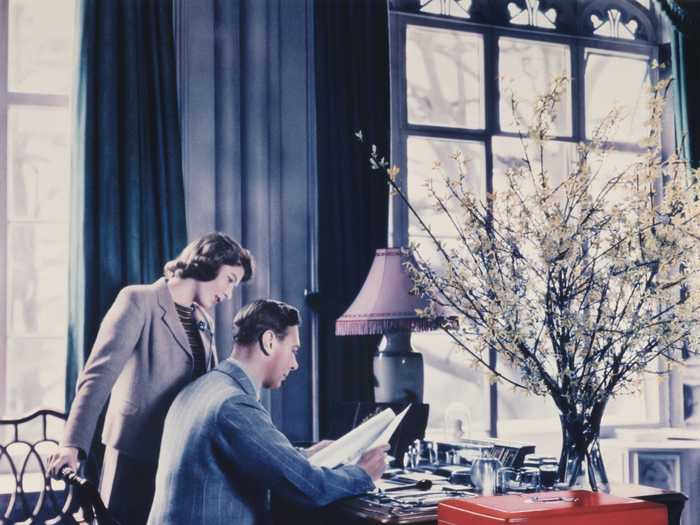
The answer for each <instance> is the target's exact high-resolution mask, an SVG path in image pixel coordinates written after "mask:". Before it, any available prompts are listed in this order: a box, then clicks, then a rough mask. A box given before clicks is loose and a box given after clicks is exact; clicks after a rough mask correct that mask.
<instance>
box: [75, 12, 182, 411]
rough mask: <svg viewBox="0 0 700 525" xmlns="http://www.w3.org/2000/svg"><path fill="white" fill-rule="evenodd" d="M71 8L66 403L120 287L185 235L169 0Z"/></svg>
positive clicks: (167, 255) (153, 270) (154, 266)
mask: <svg viewBox="0 0 700 525" xmlns="http://www.w3.org/2000/svg"><path fill="white" fill-rule="evenodd" d="M78 13H79V18H78V23H79V43H78V45H79V51H78V53H79V55H78V68H77V69H78V71H77V81H76V89H75V99H74V100H75V111H74V115H75V121H74V144H75V147H74V151H73V166H72V180H71V184H72V211H71V255H70V285H69V294H70V312H69V328H68V362H67V373H66V407H70V403H71V401H72V399H73V395H74V389H75V383H76V379H77V376H78V373H79V372H80V370H81V368H82V366H83V364H84V363H85V360H86V359H87V357H88V355H89V353H90V348H91V346H92V343H93V342H94V339H95V336H96V334H97V329H98V327H99V323H100V320H101V319H102V317H103V316H104V314H105V312H106V310H107V309H108V308H109V306H110V305H111V304H112V301H113V300H114V298H115V297H116V294H117V292H118V291H119V289H120V288H122V287H123V286H125V285H127V284H133V283H147V282H151V281H153V280H155V279H156V278H157V277H158V276H159V275H161V274H162V267H163V264H164V263H165V262H166V261H167V260H169V259H171V258H173V257H174V256H175V255H176V254H177V253H178V252H179V251H180V250H181V249H182V248H183V247H184V245H185V244H186V238H187V235H186V225H185V201H184V191H183V182H182V166H181V159H180V130H179V120H178V106H177V94H176V82H175V60H174V43H173V32H172V6H171V3H170V2H169V1H148V2H144V1H142V0H82V1H81V2H80V3H79V6H78Z"/></svg>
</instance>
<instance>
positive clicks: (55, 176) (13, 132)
mask: <svg viewBox="0 0 700 525" xmlns="http://www.w3.org/2000/svg"><path fill="white" fill-rule="evenodd" d="M69 130H70V125H69V115H68V110H67V109H66V108H50V107H48V108H47V107H33V106H11V107H10V111H9V116H8V132H9V133H8V196H7V205H8V219H9V220H10V221H26V220H31V221H34V220H40V221H60V222H67V221H68V213H69V208H68V202H69V193H70V190H69V188H70V181H69V179H70V177H69V169H70V131H69Z"/></svg>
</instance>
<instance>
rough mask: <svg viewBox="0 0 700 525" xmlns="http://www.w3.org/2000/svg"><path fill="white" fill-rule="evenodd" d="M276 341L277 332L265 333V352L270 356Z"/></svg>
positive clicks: (263, 338) (263, 337) (269, 331)
mask: <svg viewBox="0 0 700 525" xmlns="http://www.w3.org/2000/svg"><path fill="white" fill-rule="evenodd" d="M274 339H275V332H273V331H272V330H266V331H265V332H264V333H263V336H262V340H263V345H265V351H266V352H267V354H268V355H270V354H272V341H273V340H274Z"/></svg>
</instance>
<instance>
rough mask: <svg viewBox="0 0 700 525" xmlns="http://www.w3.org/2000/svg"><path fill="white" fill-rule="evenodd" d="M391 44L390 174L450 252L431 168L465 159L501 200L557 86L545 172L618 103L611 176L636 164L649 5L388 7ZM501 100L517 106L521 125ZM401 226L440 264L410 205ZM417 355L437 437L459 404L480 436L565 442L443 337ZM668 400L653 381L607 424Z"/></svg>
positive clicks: (562, 162)
mask: <svg viewBox="0 0 700 525" xmlns="http://www.w3.org/2000/svg"><path fill="white" fill-rule="evenodd" d="M540 3H541V4H542V5H543V6H546V9H545V8H544V7H541V6H540ZM390 32H391V53H392V55H391V58H392V92H393V97H392V104H393V106H392V155H393V162H394V163H396V164H398V165H400V166H405V170H403V172H402V173H401V177H402V180H401V183H402V184H403V185H404V188H405V189H406V191H407V194H408V197H409V199H410V200H411V201H412V203H413V204H414V206H415V207H416V208H417V209H418V210H419V212H420V213H422V215H423V216H424V217H427V218H428V221H427V222H428V223H429V224H430V225H431V228H432V229H433V231H434V232H435V233H436V234H437V237H438V238H439V239H440V240H441V241H442V242H443V243H445V244H447V245H449V243H450V242H453V241H454V240H455V237H454V230H453V229H452V228H451V227H450V225H449V224H444V220H445V219H444V218H442V219H441V217H440V214H439V213H437V212H435V211H433V209H432V208H431V205H430V198H429V197H428V193H427V190H426V188H425V183H426V179H427V178H428V177H429V176H430V175H429V174H430V172H431V167H432V165H433V163H434V162H436V161H437V162H439V163H441V164H442V165H444V166H446V167H448V166H450V157H451V156H453V155H455V152H460V153H461V155H462V158H464V159H466V160H467V169H468V172H469V177H470V179H469V180H470V183H471V185H472V191H473V192H474V193H475V194H476V195H480V196H481V197H482V198H484V196H485V195H486V193H487V192H491V191H494V190H495V189H496V190H497V189H498V187H499V185H500V184H502V180H501V178H502V177H503V174H504V171H505V169H506V168H507V167H508V166H509V165H511V164H512V163H514V162H519V159H520V158H522V146H521V143H520V140H519V138H518V128H517V127H516V124H515V122H514V121H515V119H514V117H516V116H517V117H518V119H519V120H520V121H524V122H527V119H528V115H529V113H530V108H531V106H532V103H533V101H534V99H535V97H536V95H538V94H541V93H544V92H545V91H547V90H548V88H549V84H550V82H551V80H552V79H553V78H554V77H555V76H557V75H566V76H567V77H568V78H569V79H571V80H570V82H569V85H568V89H567V92H566V96H565V97H563V98H562V100H561V102H560V107H559V108H558V116H557V120H556V122H555V123H554V130H555V135H556V136H555V139H554V141H553V142H552V143H551V144H550V145H549V151H547V156H548V157H549V167H550V171H552V172H555V171H556V170H553V169H552V166H561V168H562V171H564V170H566V169H567V166H568V164H569V163H570V162H571V161H572V159H573V158H574V154H575V146H576V144H577V143H579V142H581V141H586V140H588V139H590V138H591V133H592V130H593V129H594V128H595V125H596V123H597V122H598V121H600V120H601V119H602V118H603V116H604V115H605V113H606V112H607V111H608V110H609V109H610V107H611V105H612V104H621V105H622V106H623V111H624V115H625V118H624V120H623V122H622V124H621V126H620V127H619V128H618V129H617V130H616V134H615V135H614V137H613V139H614V144H613V150H614V151H613V152H612V153H611V155H610V157H609V158H608V159H607V160H606V165H605V166H604V169H606V170H612V168H613V167H614V165H615V164H616V163H618V162H624V161H625V160H626V159H629V158H630V157H631V156H633V155H635V154H636V153H637V152H638V151H640V148H639V146H637V142H638V139H640V138H641V137H640V135H639V130H640V129H643V127H644V126H643V122H644V121H645V119H646V115H645V105H644V102H645V99H644V87H645V86H648V85H649V84H650V83H652V82H655V81H656V80H657V79H658V75H659V70H657V69H655V68H653V67H652V63H653V62H654V61H655V60H658V53H659V44H658V42H657V40H656V35H657V33H658V32H659V31H658V17H657V14H656V13H655V12H654V11H653V6H651V5H650V2H648V1H634V0H610V1H608V2H604V3H601V2H595V1H588V2H570V1H563V0H562V1H554V0H552V1H548V2H540V1H539V0H517V1H516V0H489V1H485V0H472V1H469V0H412V1H409V0H392V2H391V19H390ZM507 90H512V91H513V92H514V93H515V94H516V95H517V96H518V98H519V99H520V101H521V104H520V105H519V106H518V108H517V111H518V114H517V115H514V113H513V111H514V108H513V107H511V104H510V103H509V99H508V97H507V96H505V93H506V92H507ZM611 173H612V171H611ZM393 220H394V225H395V227H394V234H393V235H394V240H395V241H396V242H397V243H400V244H401V245H407V244H408V242H417V243H418V244H419V245H420V246H422V247H423V250H422V251H421V253H422V254H423V255H425V256H427V257H428V258H430V257H432V256H433V255H434V254H433V253H432V252H431V243H430V241H429V239H427V238H426V237H425V234H424V233H423V232H422V231H421V228H420V227H419V225H418V224H417V221H415V219H414V218H413V217H412V216H410V215H409V213H408V210H407V209H406V208H405V207H404V206H396V209H395V210H394V216H393ZM441 221H443V222H441ZM413 345H414V347H415V348H416V349H418V350H419V351H421V352H422V353H423V355H424V361H425V365H426V379H425V401H426V402H427V403H430V404H431V416H430V421H429V427H431V428H433V429H435V430H440V429H441V427H442V425H443V418H444V413H445V410H446V409H447V408H448V407H449V406H450V405H451V404H455V403H457V404H461V405H467V406H468V408H469V411H470V414H469V415H470V419H471V429H470V430H471V433H472V434H473V435H484V434H489V433H490V434H496V433H497V434H498V435H500V436H504V435H505V436H508V435H514V434H517V433H518V429H520V428H523V426H524V424H525V421H524V420H525V419H527V420H532V419H537V420H538V421H537V427H531V428H538V429H541V428H543V426H542V425H544V426H549V427H551V428H552V430H557V431H558V420H557V418H556V414H557V412H556V409H555V407H554V405H553V403H552V402H551V401H550V400H549V398H539V397H534V396H523V395H522V393H521V392H517V393H514V392H513V391H511V389H509V388H508V387H507V386H498V387H496V386H493V385H490V384H489V382H488V381H487V380H486V375H485V374H484V373H483V371H482V370H481V369H479V368H474V367H473V366H472V365H471V361H470V360H469V359H468V358H467V357H465V356H463V355H462V354H461V352H460V351H459V350H457V349H456V348H455V347H453V346H452V345H451V344H450V341H449V338H448V337H447V336H445V335H442V334H437V333H423V334H414V336H413ZM491 361H492V362H497V356H496V355H492V356H491ZM498 366H499V367H501V366H503V365H501V364H500V363H499V364H498ZM660 388H661V387H660V386H659V383H658V382H657V381H656V380H655V379H651V380H648V381H645V382H644V384H643V385H642V387H641V392H640V393H639V394H638V395H637V397H633V396H623V397H619V398H617V399H615V400H614V401H613V402H612V403H611V405H610V406H609V408H608V410H607V412H606V418H607V419H606V421H607V422H608V423H610V422H614V423H616V424H624V423H635V424H638V423H655V422H658V421H659V420H660V417H661V414H660V406H659V405H660V401H659V399H661V397H660ZM639 396H642V397H643V401H644V402H640V398H639ZM455 406H458V405H455ZM606 421H604V423H605V422H606ZM532 423H534V422H533V421H528V424H532Z"/></svg>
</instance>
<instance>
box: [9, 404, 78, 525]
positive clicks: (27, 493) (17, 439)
mask: <svg viewBox="0 0 700 525" xmlns="http://www.w3.org/2000/svg"><path fill="white" fill-rule="evenodd" d="M65 420H66V414H63V413H61V412H56V411H54V410H47V409H42V410H37V411H36V412H33V413H31V414H29V415H27V416H24V417H20V418H17V419H0V524H3V525H4V524H10V523H19V522H21V523H22V524H27V525H30V524H34V523H37V524H38V523H55V524H59V523H60V524H76V523H86V522H85V521H84V520H83V519H82V517H81V516H80V513H78V515H75V516H74V514H75V513H76V512H77V511H78V510H79V504H78V503H79V502H78V494H77V491H76V489H75V487H73V486H72V485H70V484H66V483H65V482H64V481H59V480H54V479H51V478H50V477H49V476H48V473H47V460H48V457H49V456H50V455H51V453H52V452H54V451H55V450H56V448H57V447H58V439H59V437H60V435H61V432H62V431H63V426H64V424H65Z"/></svg>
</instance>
